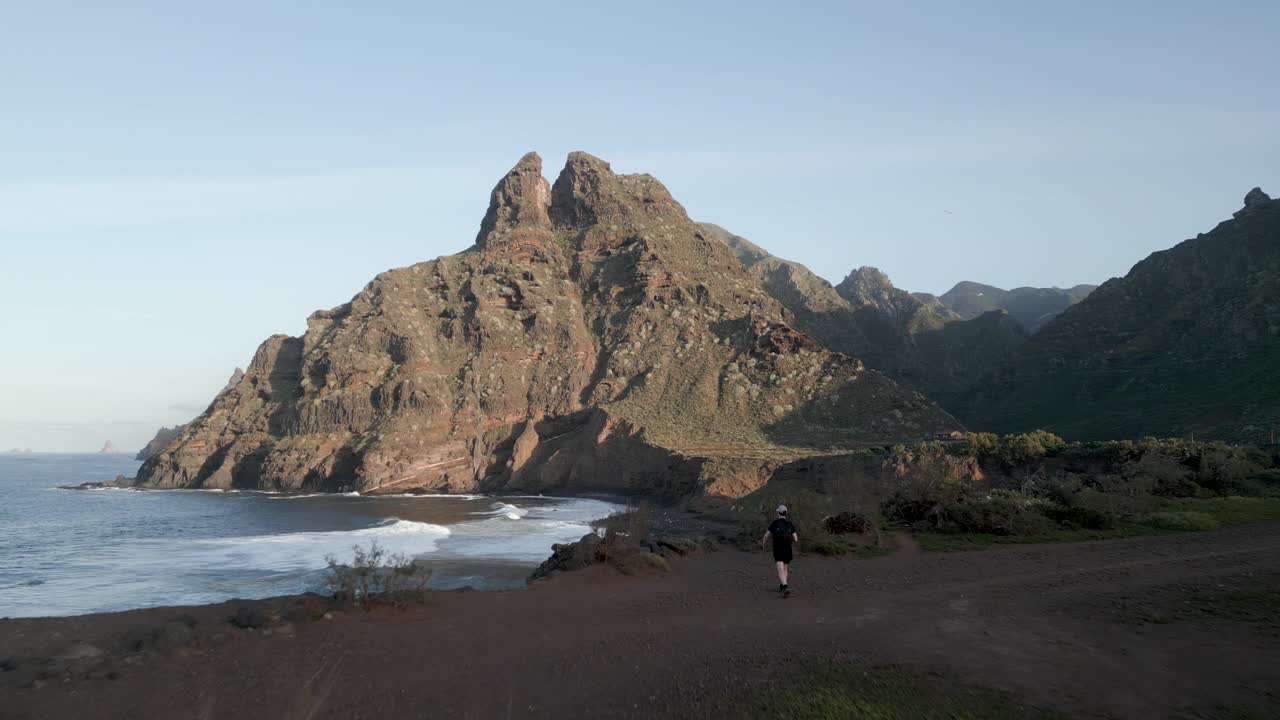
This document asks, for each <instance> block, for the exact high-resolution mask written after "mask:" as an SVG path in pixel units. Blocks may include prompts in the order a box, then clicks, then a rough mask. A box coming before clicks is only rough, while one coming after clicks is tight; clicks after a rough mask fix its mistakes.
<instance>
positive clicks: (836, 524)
mask: <svg viewBox="0 0 1280 720" xmlns="http://www.w3.org/2000/svg"><path fill="white" fill-rule="evenodd" d="M822 529H823V530H825V531H826V532H828V533H830V534H832V535H844V534H855V535H866V536H867V537H869V538H871V540H872V541H873V542H875V544H877V545H879V544H880V524H879V523H877V522H876V521H875V518H872V517H868V516H866V515H863V514H861V513H859V512H857V511H845V512H842V513H839V514H836V515H829V516H827V517H825V518H823V519H822Z"/></svg>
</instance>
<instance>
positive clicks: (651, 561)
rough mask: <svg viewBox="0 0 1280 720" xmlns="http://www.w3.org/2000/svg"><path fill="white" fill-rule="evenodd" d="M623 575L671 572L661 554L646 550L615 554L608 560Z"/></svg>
mask: <svg viewBox="0 0 1280 720" xmlns="http://www.w3.org/2000/svg"><path fill="white" fill-rule="evenodd" d="M610 562H611V564H612V565H613V566H614V567H616V568H617V569H618V570H619V571H620V572H621V573H622V574H624V575H654V574H662V573H668V572H671V566H670V565H669V564H667V561H666V559H664V558H663V557H662V556H661V555H657V554H654V553H651V552H649V551H648V550H640V549H637V550H635V551H633V552H627V553H622V554H620V555H619V554H615V555H614V557H613V559H612V560H611V561H610Z"/></svg>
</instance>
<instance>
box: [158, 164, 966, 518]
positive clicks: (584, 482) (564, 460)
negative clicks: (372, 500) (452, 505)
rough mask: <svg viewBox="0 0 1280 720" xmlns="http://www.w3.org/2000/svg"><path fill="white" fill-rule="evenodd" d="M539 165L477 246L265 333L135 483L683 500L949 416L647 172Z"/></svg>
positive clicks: (946, 424) (519, 171) (399, 273)
mask: <svg viewBox="0 0 1280 720" xmlns="http://www.w3.org/2000/svg"><path fill="white" fill-rule="evenodd" d="M541 170H542V167H541V160H540V159H539V158H538V156H537V155H536V154H532V153H531V154H529V155H527V156H525V157H524V158H523V159H521V161H520V162H519V164H517V165H516V166H515V168H513V169H512V170H511V172H510V173H508V174H507V175H506V177H504V178H503V179H502V180H501V181H500V182H499V183H498V185H497V187H495V188H494V190H493V193H492V196H491V199H490V203H489V209H488V212H487V213H486V214H485V217H484V220H483V222H482V223H481V228H480V232H479V234H478V235H477V237H476V241H475V244H474V245H473V246H472V247H471V248H469V249H467V250H466V251H464V252H462V253H459V254H457V255H453V256H448V257H442V258H439V259H437V260H434V261H430V262H424V263H420V264H417V265H414V266H412V267H407V268H401V269H397V270H391V271H388V272H386V273H383V274H381V275H379V276H378V277H377V278H375V279H374V280H373V281H372V282H371V283H370V284H369V285H368V286H367V287H365V289H364V290H363V291H361V292H360V293H359V294H357V295H356V296H355V297H354V298H352V300H351V301H350V302H348V303H345V304H343V305H341V306H338V307H336V308H334V309H332V310H328V311H321V312H317V313H315V314H313V315H312V316H311V317H310V318H309V320H308V327H307V331H306V333H305V334H304V335H303V336H302V337H288V336H284V335H277V336H273V337H271V338H269V339H268V340H267V341H266V342H264V343H263V344H262V346H261V347H260V348H259V349H258V351H257V353H256V354H255V356H254V358H253V361H252V362H251V363H250V365H249V367H248V369H247V370H246V371H245V373H244V375H243V377H242V378H240V380H239V381H238V382H236V383H234V384H233V385H232V386H230V387H228V388H227V389H225V390H224V391H223V392H221V393H219V395H218V396H217V397H216V398H215V399H214V401H213V403H212V404H211V405H210V407H209V409H208V410H207V411H206V412H205V413H204V414H203V415H201V416H200V417H199V418H197V419H196V420H195V421H193V422H192V423H191V425H189V426H188V427H187V428H186V429H185V430H183V432H182V434H181V435H180V436H179V437H178V438H176V439H175V440H174V441H172V442H171V443H169V445H167V446H166V447H165V448H164V449H163V450H162V451H161V452H159V453H157V454H156V455H154V456H153V457H151V458H150V459H149V460H147V461H146V462H145V463H144V464H143V466H142V468H141V470H140V471H139V474H138V478H137V481H138V482H139V483H140V484H143V485H146V486H149V487H221V488H229V487H246V488H247V487H253V488H266V489H280V490H298V489H303V488H306V489H317V490H347V489H359V490H362V491H370V492H405V491H424V490H431V491H452V492H463V491H473V490H482V491H496V490H528V491H557V490H559V491H566V492H569V491H578V492H581V491H589V490H607V491H622V492H645V493H652V494H671V495H677V494H687V493H690V492H695V491H697V490H698V489H700V488H701V487H702V486H705V485H706V484H707V483H712V482H715V481H716V480H717V478H716V477H714V476H715V474H716V472H719V471H718V470H717V468H730V469H732V468H733V467H736V466H735V465H734V463H733V462H728V461H726V460H725V459H726V458H747V459H749V460H751V462H755V461H758V460H759V459H761V458H771V457H783V458H785V457H795V456H798V455H800V454H804V453H813V452H824V451H835V450H838V449H840V448H848V447H856V446H858V445H861V444H866V443H885V442H892V441H896V440H905V439H911V438H918V437H921V436H923V435H927V434H929V433H933V432H937V431H941V430H950V429H953V428H955V427H956V426H957V423H956V421H955V420H954V418H952V417H950V416H949V415H948V414H947V413H945V412H944V411H942V410H941V409H940V408H938V407H937V406H936V405H935V404H933V403H932V402H931V401H929V400H927V399H926V398H925V397H924V396H922V395H921V394H919V393H918V392H915V391H914V390H911V389H908V388H903V387H900V386H898V385H897V384H896V383H894V382H893V381H892V380H890V379H889V378H887V377H885V376H884V375H881V374H880V373H878V372H875V371H872V370H868V369H866V368H865V367H863V364H862V362H861V361H859V360H857V359H855V358H853V357H849V356H846V355H842V354H839V353H833V352H830V351H828V350H826V349H824V348H823V347H822V346H821V345H820V344H819V343H818V342H817V341H815V340H814V339H813V338H811V337H810V336H808V335H806V334H804V333H803V332H800V331H798V330H796V329H794V328H793V327H792V325H791V324H790V323H789V322H788V320H789V317H790V316H789V314H788V313H787V311H786V310H785V309H784V308H783V307H782V306H781V305H780V304H779V303H778V301H777V300H775V299H774V298H773V297H772V296H771V295H770V294H769V293H767V292H766V291H765V290H764V288H763V287H762V286H761V283H760V281H759V280H758V279H757V277H756V276H755V275H753V274H751V273H749V272H747V271H746V269H745V268H744V267H743V265H742V263H741V262H739V261H738V259H737V258H736V257H735V255H734V253H733V251H732V250H731V249H730V248H729V247H727V246H726V245H724V244H723V243H721V242H719V241H718V240H716V239H714V238H712V237H711V236H710V235H709V233H708V232H707V231H706V230H705V229H704V228H702V227H700V226H698V225H696V224H695V223H693V222H691V221H690V220H689V218H688V216H687V215H686V213H685V211H684V208H683V207H681V206H680V204H679V203H677V202H676V201H675V200H674V199H672V197H671V196H670V194H669V193H668V192H667V190H666V188H664V187H663V186H662V185H661V184H660V183H659V182H658V181H657V180H655V179H654V178H652V177H650V176H648V175H616V174H614V173H613V172H612V171H611V169H610V168H609V166H608V164H606V163H605V162H603V161H601V160H599V159H597V158H594V157H592V156H590V155H587V154H584V153H573V154H571V155H570V156H569V158H568V161H567V163H566V165H565V167H564V169H563V170H562V171H561V173H560V175H559V177H558V178H557V180H556V182H555V184H554V186H551V185H549V184H548V183H547V181H546V180H545V179H543V177H542V172H541ZM747 464H748V465H749V464H751V463H750V462H748V463H747ZM726 472H728V471H726ZM721 479H723V478H721Z"/></svg>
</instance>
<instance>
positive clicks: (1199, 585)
mask: <svg viewBox="0 0 1280 720" xmlns="http://www.w3.org/2000/svg"><path fill="white" fill-rule="evenodd" d="M769 565H770V563H769V562H768V560H767V558H766V557H765V556H764V555H758V554H748V553H742V552H738V551H724V552H719V553H713V554H709V555H704V556H700V557H695V558H691V559H687V560H684V561H681V562H678V563H676V564H675V569H674V571H673V573H672V575H671V576H668V577H665V578H647V579H634V578H622V577H618V576H615V575H611V574H610V573H608V572H605V571H603V570H602V569H593V570H592V571H590V572H583V573H577V574H573V575H567V576H562V577H560V578H557V579H555V580H554V581H552V582H550V583H546V584H542V585H539V586H536V587H535V588H533V589H531V590H528V591H520V592H511V593H446V594H442V595H441V596H440V597H439V598H438V600H436V601H435V602H434V603H433V605H431V606H429V607H425V608H419V609H414V610H411V611H405V612H395V611H387V612H375V613H368V614H364V613H355V614H350V615H345V616H342V617H340V618H338V619H336V620H332V621H318V622H315V623H308V624H303V625H299V626H298V627H297V629H296V633H295V634H293V635H291V636H288V637H278V636H272V637H263V636H261V635H259V634H254V633H249V632H246V631H239V630H228V631H227V632H226V637H225V638H223V639H221V641H220V642H212V641H210V642H202V643H200V644H199V645H198V646H197V647H195V648H191V649H183V650H179V651H177V652H176V653H174V654H173V655H170V656H159V655H157V656H151V657H150V658H149V659H147V660H145V661H143V662H141V663H140V664H137V665H131V666H128V667H123V668H121V669H120V671H119V677H118V678H117V679H106V678H102V679H90V680H78V681H69V682H66V683H58V682H56V681H55V682H52V683H50V684H47V685H45V686H44V687H43V688H40V689H22V690H17V689H13V688H10V687H4V686H3V684H2V682H3V681H2V678H3V677H4V675H3V674H0V691H2V692H3V694H4V695H5V702H4V703H3V704H0V717H5V718H10V717H13V718H37V717H39V718H84V717H103V718H111V717H130V718H152V717H155V718H161V717H175V718H177V717H181V718H187V717H191V718H236V720H247V719H249V718H392V717H394V718H413V717H422V718H439V717H457V718H504V717H536V718H577V717H603V716H610V717H636V718H646V719H648V718H663V717H706V716H712V717H714V716H717V715H721V714H725V713H726V712H728V711H727V710H726V708H728V707H729V706H730V704H731V703H732V702H733V701H734V700H736V699H738V698H740V697H741V696H742V694H743V693H744V692H747V691H749V690H750V689H751V688H753V687H759V686H762V685H764V684H765V683H768V682H770V681H771V680H776V679H778V678H785V677H786V676H787V673H789V672H794V671H795V670H796V669H797V668H802V667H804V665H805V664H806V663H809V662H820V661H824V660H827V659H832V658H835V659H843V660H855V661H856V660H865V661H868V662H874V663H886V662H895V663H902V664H905V665H907V666H909V667H912V668H916V669H919V670H922V671H945V672H947V673H950V674H952V675H955V676H958V678H959V679H961V680H964V681H970V682H975V683H980V684H983V685H987V686H992V687H996V688H1000V689H1005V690H1010V691H1013V692H1017V693H1020V694H1022V695H1024V696H1025V697H1026V698H1027V699H1028V700H1030V701H1031V702H1034V703H1036V704H1040V705H1044V706H1047V707H1052V708H1057V709H1059V710H1062V711H1065V712H1067V713H1069V714H1071V715H1074V716H1080V717H1103V716H1107V717H1125V718H1129V717H1133V718H1166V717H1170V716H1171V715H1174V714H1176V713H1179V712H1184V711H1186V710H1188V709H1200V708H1210V707H1212V706H1214V705H1216V704H1241V703H1256V702H1259V701H1260V699H1262V698H1263V696H1264V693H1265V692H1266V691H1267V690H1269V689H1270V690H1272V691H1274V690H1275V689H1276V688H1280V633H1277V632H1276V630H1275V628H1274V627H1273V626H1261V627H1260V626H1258V625H1249V624H1244V623H1236V622H1217V621H1212V620H1209V621H1205V620H1178V619H1177V618H1176V617H1175V616H1176V613H1177V609H1178V608H1179V607H1180V606H1181V604H1182V603H1183V602H1184V600H1183V598H1184V597H1185V596H1186V593H1188V592H1210V591H1217V590H1222V589H1224V588H1225V589H1232V588H1251V587H1266V588H1269V589H1270V590H1272V591H1274V590H1277V589H1280V526H1275V527H1265V528H1249V529H1241V530H1232V531H1223V532H1217V533H1210V534H1188V535H1180V536H1166V537H1154V538H1137V539H1130V540H1118V541H1107V542H1096V543H1083V544H1077V545H1052V546H1035V547H1011V548H1002V549H995V550H989V551H982V552H971V553H962V554H955V555H934V554H927V553H925V554H907V553H903V554H899V555H895V556H892V557H887V558H879V559H873V560H858V561H851V560H840V559H825V558H810V557H801V558H799V559H798V560H797V562H796V565H795V568H794V579H793V581H792V584H793V587H794V589H795V594H794V595H793V596H792V597H791V598H789V599H786V600H783V599H780V598H778V597H777V595H776V593H775V592H773V590H772V588H774V587H776V585H774V584H773V583H772V579H771V578H770V575H769V573H770V567H769ZM1166 611H1167V612H1168V613H1170V614H1168V617H1165V618H1164V619H1162V620H1161V622H1156V623H1152V622H1141V619H1142V618H1148V619H1150V617H1152V616H1153V614H1155V615H1159V614H1160V613H1161V612H1166ZM176 612H177V611H175V610H154V611H144V612H143V613H128V614H124V615H119V616H99V617H98V618H90V619H83V618H82V619H75V618H68V619H55V620H37V621H31V620H26V621H4V622H0V657H3V656H4V655H5V654H6V653H13V652H16V651H17V650H19V649H21V648H22V647H24V643H25V644H26V646H32V645H33V644H38V643H48V642H51V641H50V640H49V638H50V637H51V636H52V635H53V634H54V633H61V634H60V635H59V636H58V638H57V639H58V640H59V641H61V642H69V641H71V640H74V639H84V638H88V639H89V640H93V639H94V638H95V637H98V636H103V635H104V633H108V632H114V631H117V630H118V626H117V625H118V623H121V622H124V620H123V619H119V620H114V619H112V618H134V619H136V618H139V617H144V616H147V615H146V614H148V613H149V614H150V615H149V617H150V621H151V622H153V623H154V622H156V621H157V620H156V619H157V618H160V617H161V616H162V615H163V614H165V613H168V614H169V615H173V614H176ZM196 612H199V611H198V610H197V611H196ZM205 612H206V613H207V614H208V615H209V617H210V618H213V617H214V614H216V612H224V613H225V610H211V609H205ZM1169 618H1173V619H1174V620H1175V621H1172V622H1167V621H1166V620H1168V619H1169ZM208 621H209V622H216V618H215V619H210V620H208ZM98 639H99V640H100V641H104V642H105V640H103V639H102V638H101V637H98Z"/></svg>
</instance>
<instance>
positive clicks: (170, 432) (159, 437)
mask: <svg viewBox="0 0 1280 720" xmlns="http://www.w3.org/2000/svg"><path fill="white" fill-rule="evenodd" d="M186 429H187V426H186V425H174V426H173V427H162V428H160V429H159V430H157V431H156V435H155V437H153V438H151V439H150V440H148V441H147V444H146V445H143V446H142V449H141V450H139V451H138V453H137V454H136V455H134V456H133V459H134V460H146V459H147V458H149V457H151V456H152V455H155V454H156V453H158V452H160V451H161V450H163V449H164V448H165V446H166V445H168V444H169V443H171V442H173V441H174V439H175V438H177V437H178V436H179V435H181V434H182V431H183V430H186Z"/></svg>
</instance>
